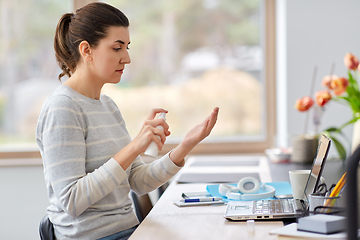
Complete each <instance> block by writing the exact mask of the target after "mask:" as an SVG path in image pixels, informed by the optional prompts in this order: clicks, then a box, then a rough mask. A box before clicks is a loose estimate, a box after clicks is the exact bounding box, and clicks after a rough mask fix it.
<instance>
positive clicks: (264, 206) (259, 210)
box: [253, 199, 294, 214]
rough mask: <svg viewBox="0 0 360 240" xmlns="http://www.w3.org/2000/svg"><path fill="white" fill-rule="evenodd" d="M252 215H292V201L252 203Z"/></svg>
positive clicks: (278, 200) (280, 200) (260, 201)
mask: <svg viewBox="0 0 360 240" xmlns="http://www.w3.org/2000/svg"><path fill="white" fill-rule="evenodd" d="M253 213H254V214H275V213H277V214H278V213H294V208H293V202H292V199H276V200H258V201H254V207H253Z"/></svg>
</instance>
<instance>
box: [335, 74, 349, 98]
mask: <svg viewBox="0 0 360 240" xmlns="http://www.w3.org/2000/svg"><path fill="white" fill-rule="evenodd" d="M348 85H349V80H347V79H346V78H343V77H341V78H336V79H333V80H332V81H331V89H333V90H334V93H335V94H336V95H337V96H339V95H341V94H342V93H343V92H345V91H346V88H347V86H348Z"/></svg>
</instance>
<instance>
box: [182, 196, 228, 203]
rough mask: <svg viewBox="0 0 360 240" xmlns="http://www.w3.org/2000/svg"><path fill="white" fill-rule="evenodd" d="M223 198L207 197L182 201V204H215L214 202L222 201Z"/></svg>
mask: <svg viewBox="0 0 360 240" xmlns="http://www.w3.org/2000/svg"><path fill="white" fill-rule="evenodd" d="M220 200H222V198H216V197H205V198H186V199H181V200H180V202H185V203H188V202H214V201H220Z"/></svg>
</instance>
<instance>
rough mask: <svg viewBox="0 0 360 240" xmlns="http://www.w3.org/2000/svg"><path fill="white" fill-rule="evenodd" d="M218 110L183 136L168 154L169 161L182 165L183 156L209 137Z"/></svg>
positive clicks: (215, 109)
mask: <svg viewBox="0 0 360 240" xmlns="http://www.w3.org/2000/svg"><path fill="white" fill-rule="evenodd" d="M218 113H219V108H218V107H216V108H214V110H213V111H212V113H211V114H210V116H208V117H207V118H206V119H205V120H204V121H203V122H202V123H201V124H199V125H196V126H195V127H194V128H193V129H191V130H190V131H189V132H188V133H187V134H186V136H185V138H184V140H183V141H182V142H181V143H180V144H179V145H178V146H177V147H176V148H175V149H174V150H172V152H171V153H170V159H171V160H172V161H173V162H174V163H175V164H176V165H178V166H181V165H183V159H184V158H185V156H186V155H187V154H188V153H189V152H190V151H191V150H192V149H193V148H194V147H195V146H196V145H197V144H198V143H199V142H201V141H202V140H203V139H204V138H206V137H207V136H209V134H210V132H211V130H212V129H213V128H214V126H215V123H216V121H217V117H218Z"/></svg>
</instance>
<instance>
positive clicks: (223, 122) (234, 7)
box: [104, 0, 275, 153]
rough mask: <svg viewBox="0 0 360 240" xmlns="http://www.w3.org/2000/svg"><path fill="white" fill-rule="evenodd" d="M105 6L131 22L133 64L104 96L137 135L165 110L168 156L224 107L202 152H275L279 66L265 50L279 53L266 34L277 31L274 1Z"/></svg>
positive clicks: (136, 1) (118, 1)
mask: <svg viewBox="0 0 360 240" xmlns="http://www.w3.org/2000/svg"><path fill="white" fill-rule="evenodd" d="M104 2H107V3H110V4H112V5H113V6H116V7H118V8H119V9H120V10H121V11H123V12H124V13H125V14H126V15H127V16H128V17H129V20H130V38H131V45H130V56H131V59H132V63H131V64H130V65H129V66H127V67H126V69H125V73H124V75H123V78H122V80H121V82H120V83H119V84H117V85H106V86H105V87H104V93H106V94H108V95H110V96H111V97H112V98H113V99H114V100H115V102H116V103H117V104H118V106H119V108H120V110H121V112H122V114H123V116H124V118H125V121H126V123H127V128H128V130H129V132H130V134H131V135H132V136H136V134H137V133H138V131H139V129H140V127H141V125H142V124H143V121H144V119H145V118H146V116H147V115H148V114H149V112H150V110H151V108H153V107H163V108H165V109H167V110H169V114H168V115H167V120H168V122H169V123H170V131H171V132H172V135H171V136H170V137H169V138H168V139H167V143H168V145H169V148H167V149H165V151H167V150H169V149H170V148H172V147H173V146H174V144H175V143H177V142H179V141H180V139H182V137H184V135H185V134H186V133H187V131H189V130H190V129H191V128H192V127H193V126H194V125H195V124H198V123H200V122H202V121H203V119H205V117H206V116H208V115H209V113H210V112H211V110H212V109H213V108H214V107H216V106H218V107H220V114H219V119H218V123H217V125H216V127H215V128H214V130H213V132H212V133H211V136H210V137H209V138H207V139H206V140H205V141H204V144H202V146H199V147H198V148H197V151H198V152H214V153H215V152H241V151H250V152H251V151H259V150H260V149H262V150H263V149H264V148H265V146H268V145H269V143H270V142H271V141H272V138H273V131H274V127H273V125H274V119H272V118H274V117H272V116H274V115H275V114H274V107H273V106H271V104H272V103H273V104H274V103H275V101H274V100H272V99H271V98H273V96H272V95H271V94H273V93H272V91H273V90H272V87H270V86H271V85H270V84H269V83H271V81H272V79H270V78H271V77H273V76H271V74H272V73H270V72H269V71H270V70H271V68H273V67H274V66H271V65H267V66H265V65H264V63H265V62H266V63H269V62H272V63H273V62H274V60H271V61H268V59H271V58H270V57H273V55H271V54H272V53H270V52H266V51H265V50H264V49H266V47H270V48H271V47H273V46H272V45H271V44H273V42H269V41H270V39H267V38H270V37H272V36H270V35H268V36H267V35H266V34H265V33H266V32H265V30H270V29H271V26H267V25H265V24H272V21H274V20H273V19H271V17H273V16H269V14H270V13H272V11H273V10H271V7H274V6H273V2H272V1H261V0H222V1H220V0H197V1H193V0H186V1H185V0H184V1H175V0H170V1H146V0H133V1H123V0H108V1H104ZM265 4H268V5H266V6H265ZM272 14H273V13H272ZM264 16H266V17H267V18H266V19H265V17H264ZM272 27H273V26H272ZM271 31H273V30H271ZM273 32H274V31H273ZM272 41H273V40H272ZM265 43H266V44H268V46H265V45H264V44H265ZM269 53H270V55H269ZM266 58H268V59H266ZM267 71H268V72H267ZM272 85H273V84H272ZM134 109H136V110H134ZM271 114H272V115H271ZM260 151H261V150H260Z"/></svg>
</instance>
